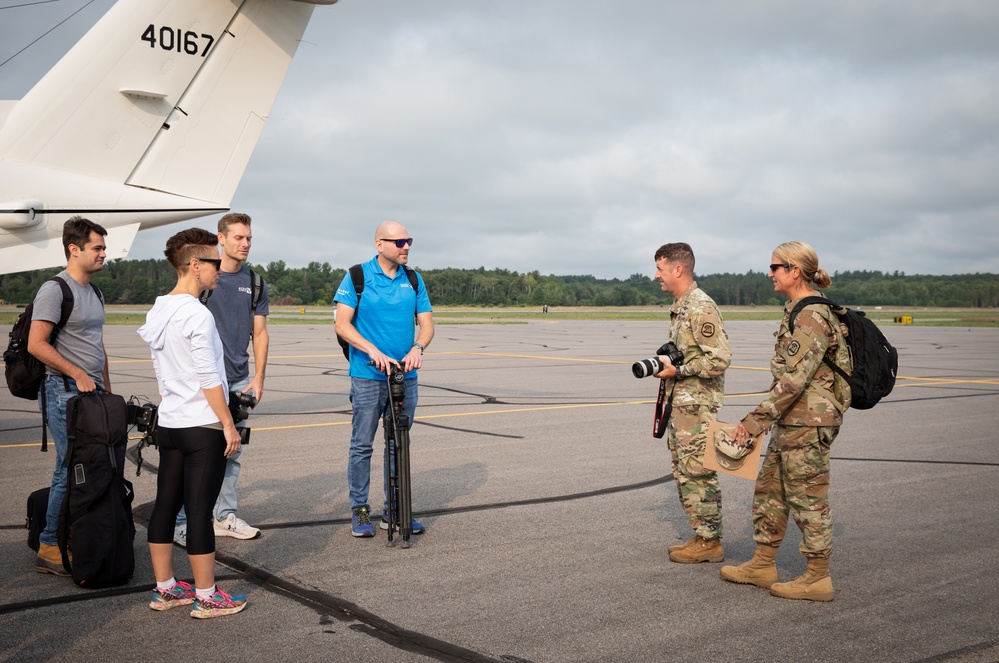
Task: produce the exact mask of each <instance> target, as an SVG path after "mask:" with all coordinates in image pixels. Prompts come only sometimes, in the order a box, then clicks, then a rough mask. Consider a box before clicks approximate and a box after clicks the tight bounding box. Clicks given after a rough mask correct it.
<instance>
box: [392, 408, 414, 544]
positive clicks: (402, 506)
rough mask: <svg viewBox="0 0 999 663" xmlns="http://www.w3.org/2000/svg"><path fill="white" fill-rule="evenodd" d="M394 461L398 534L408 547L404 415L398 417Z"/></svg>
mask: <svg viewBox="0 0 999 663" xmlns="http://www.w3.org/2000/svg"><path fill="white" fill-rule="evenodd" d="M395 462H396V472H397V474H398V475H399V522H400V523H401V526H400V528H399V534H400V535H401V536H402V547H403V548H408V547H409V537H410V536H412V534H413V493H412V485H411V481H410V475H409V420H408V419H407V418H406V415H400V417H399V430H398V431H396V458H395Z"/></svg>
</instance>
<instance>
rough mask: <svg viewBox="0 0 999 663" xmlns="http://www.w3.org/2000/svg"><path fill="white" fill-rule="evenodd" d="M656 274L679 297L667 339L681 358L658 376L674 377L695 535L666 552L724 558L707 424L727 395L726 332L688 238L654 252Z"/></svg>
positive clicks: (673, 445) (686, 497) (684, 492)
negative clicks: (697, 278)
mask: <svg viewBox="0 0 999 663" xmlns="http://www.w3.org/2000/svg"><path fill="white" fill-rule="evenodd" d="M655 260H656V276H655V278H656V280H657V281H659V285H660V287H661V288H662V290H663V292H669V293H671V294H672V295H673V297H674V298H675V301H674V302H673V306H671V307H670V310H669V317H670V324H669V340H671V341H673V342H674V343H675V344H676V346H677V348H678V349H679V350H680V352H682V353H683V363H682V364H681V365H680V366H674V365H673V364H671V363H670V362H663V364H664V367H663V370H662V371H660V372H659V373H657V374H656V377H658V378H662V379H664V380H673V416H672V418H671V419H670V422H669V450H670V455H671V459H672V466H673V476H674V478H675V479H676V489H677V492H678V493H679V495H680V504H681V505H683V510H684V511H685V512H686V513H687V519H688V520H689V522H690V526H691V527H692V528H693V529H694V537H693V538H691V539H690V540H689V541H687V542H686V543H684V544H682V545H677V546H670V548H669V558H670V560H671V561H673V562H678V563H680V564H694V563H697V562H721V561H723V560H724V559H725V553H724V551H723V550H722V545H721V536H722V519H721V486H720V485H719V483H718V475H717V474H716V473H715V472H713V471H711V470H707V469H705V468H704V451H705V446H706V442H707V430H708V424H710V423H711V422H712V421H714V420H715V418H716V416H717V414H718V408H719V407H721V405H722V401H723V400H724V397H725V369H726V368H728V365H729V364H730V363H731V361H732V349H731V348H730V347H729V344H728V335H727V334H726V333H725V329H724V327H722V318H721V313H719V311H718V307H717V306H716V305H715V302H714V300H712V299H711V298H710V297H708V296H707V295H706V294H705V293H704V291H702V290H700V289H699V288H698V287H697V283H695V282H694V252H693V251H692V250H691V248H690V245H689V244H685V243H683V242H677V243H674V244H664V245H663V246H661V247H659V250H658V251H656V255H655Z"/></svg>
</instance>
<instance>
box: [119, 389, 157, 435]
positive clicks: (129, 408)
mask: <svg viewBox="0 0 999 663" xmlns="http://www.w3.org/2000/svg"><path fill="white" fill-rule="evenodd" d="M138 400H139V399H138V398H137V397H135V396H132V397H131V398H130V399H128V404H127V405H126V406H125V407H126V410H125V416H126V423H127V424H128V425H129V426H134V427H135V430H137V431H139V432H140V433H148V432H149V431H153V432H154V433H155V429H156V411H157V408H156V406H155V405H153V404H152V403H150V402H148V401H147V402H145V403H142V404H139V402H138Z"/></svg>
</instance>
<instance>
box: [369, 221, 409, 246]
mask: <svg viewBox="0 0 999 663" xmlns="http://www.w3.org/2000/svg"><path fill="white" fill-rule="evenodd" d="M408 236H409V235H408V234H407V233H406V229H405V228H404V227H403V225H402V224H401V223H399V222H398V221H392V220H387V221H382V222H381V223H379V224H378V227H377V228H376V229H375V241H378V240H379V239H385V238H386V237H392V238H396V237H408Z"/></svg>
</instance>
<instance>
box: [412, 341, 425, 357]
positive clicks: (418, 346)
mask: <svg viewBox="0 0 999 663" xmlns="http://www.w3.org/2000/svg"><path fill="white" fill-rule="evenodd" d="M413 347H414V348H419V349H420V354H421V355H422V354H423V344H422V343H413Z"/></svg>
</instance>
